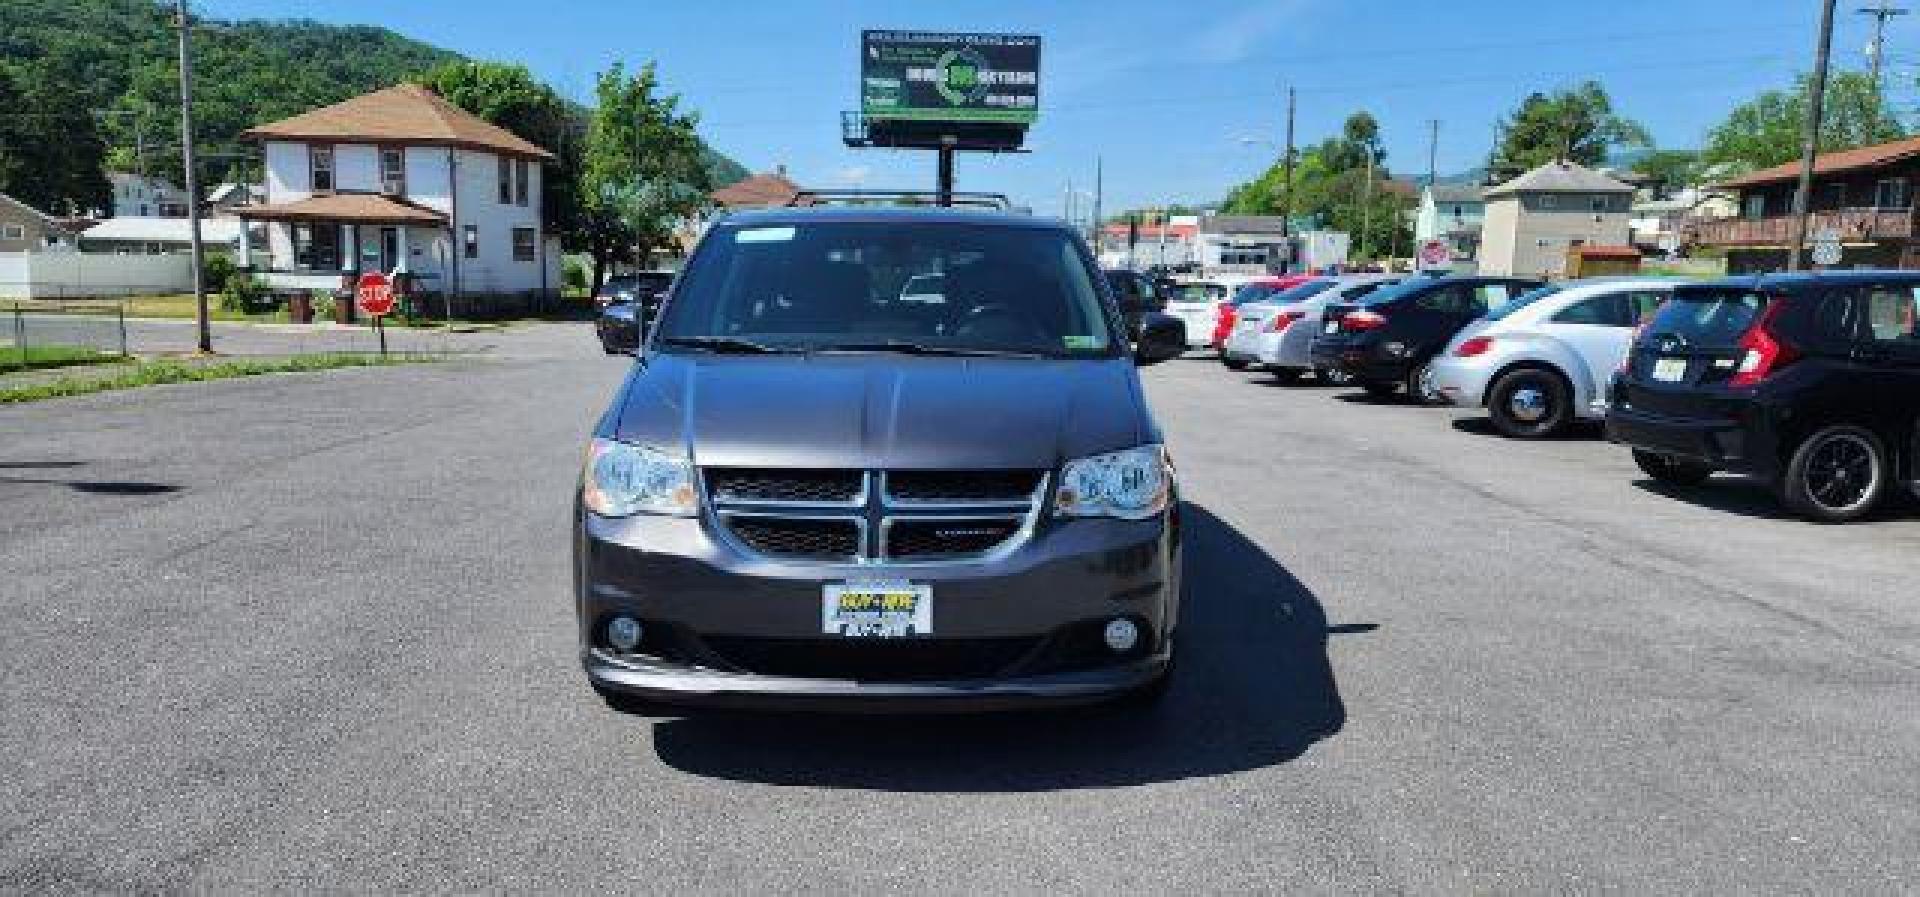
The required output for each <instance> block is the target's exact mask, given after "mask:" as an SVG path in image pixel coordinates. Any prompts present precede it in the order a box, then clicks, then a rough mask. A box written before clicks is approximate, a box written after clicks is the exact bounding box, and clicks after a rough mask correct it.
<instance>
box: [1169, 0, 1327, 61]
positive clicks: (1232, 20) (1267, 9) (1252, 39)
mask: <svg viewBox="0 0 1920 897" xmlns="http://www.w3.org/2000/svg"><path fill="white" fill-rule="evenodd" d="M1306 5H1307V4H1306V3H1305V2H1304V0H1259V2H1256V3H1254V4H1253V5H1251V6H1248V7H1246V8H1245V9H1242V10H1241V11H1240V12H1238V13H1235V14H1234V15H1230V16H1227V17H1226V18H1223V19H1220V20H1219V21H1216V22H1214V23H1213V24H1212V25H1209V26H1207V27H1206V28H1204V29H1202V30H1201V31H1200V33H1199V34H1197V35H1195V36H1194V39H1193V52H1194V53H1195V55H1197V56H1199V58H1200V59H1199V61H1201V62H1208V63H1222V62H1239V61H1241V60H1243V59H1246V58H1248V57H1250V56H1252V55H1253V54H1254V51H1256V50H1258V49H1260V48H1261V45H1262V44H1263V43H1264V42H1265V41H1266V40H1267V38H1270V37H1272V36H1273V34H1274V32H1276V31H1279V30H1280V29H1281V28H1282V27H1284V26H1286V25H1287V24H1289V23H1291V22H1293V21H1296V20H1297V19H1298V17H1299V15H1300V13H1301V12H1302V11H1303V8H1304V7H1305V6H1306Z"/></svg>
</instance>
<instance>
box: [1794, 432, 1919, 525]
mask: <svg viewBox="0 0 1920 897" xmlns="http://www.w3.org/2000/svg"><path fill="white" fill-rule="evenodd" d="M1890 461H1891V459H1890V458H1888V457H1887V449H1886V446H1885V445H1884V444H1882V443H1881V441H1880V437H1878V436H1876V435H1874V434H1873V431H1871V430H1867V429H1864V428H1862V427H1856V426H1853V425H1851V424H1839V425H1835V426H1831V427H1827V428H1825V429H1822V430H1820V431H1818V432H1816V433H1814V434H1813V435H1811V436H1808V437H1807V438H1806V439H1804V440H1802V441H1801V442H1800V445H1799V447H1797V448H1795V449H1794V450H1793V458H1792V459H1791V460H1789V461H1788V462H1787V472H1786V475H1785V476H1784V477H1782V478H1781V481H1780V498H1781V500H1782V501H1783V502H1785V503H1786V506H1787V508H1788V509H1789V510H1791V511H1793V512H1794V513H1796V514H1799V515H1800V516H1802V517H1806V518H1807V519H1809V520H1816V521H1819V522H1821V523H1848V522H1851V521H1855V520H1859V519H1860V518H1862V517H1865V516H1866V515H1867V514H1869V513H1871V512H1872V511H1873V508H1874V505H1876V504H1879V502H1880V498H1881V496H1883V495H1885V494H1886V491H1887V480H1888V479H1889V478H1891V476H1892V473H1893V465H1892V464H1891V463H1890ZM1863 477H1864V478H1865V480H1866V482H1865V483H1859V482H1858V480H1860V479H1861V478H1863Z"/></svg>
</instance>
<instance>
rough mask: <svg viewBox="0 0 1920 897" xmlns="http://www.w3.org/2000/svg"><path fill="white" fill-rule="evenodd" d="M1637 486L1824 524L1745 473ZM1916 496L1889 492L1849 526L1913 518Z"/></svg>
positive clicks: (1704, 503)
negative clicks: (1682, 483) (1689, 482)
mask: <svg viewBox="0 0 1920 897" xmlns="http://www.w3.org/2000/svg"><path fill="white" fill-rule="evenodd" d="M1633 485H1634V488H1636V489H1639V490H1641V491H1642V492H1649V493H1652V494H1654V495H1658V496H1661V497H1662V498H1671V499H1674V500H1676V501H1684V502H1686V503H1688V504H1690V505H1695V506H1697V507H1702V508H1707V509H1709V510H1713V511H1720V512H1723V513H1727V514H1737V515H1739V516H1741V517H1752V518H1755V519H1757V520H1778V521H1782V522H1785V523H1805V524H1807V525H1808V526H1824V525H1826V524H1820V523H1815V522H1813V521H1810V520H1808V519H1807V518H1805V517H1801V516H1800V515H1798V514H1795V513H1793V512H1792V511H1789V510H1787V508H1786V506H1785V505H1783V504H1781V503H1780V498H1779V496H1778V495H1776V494H1775V493H1774V491H1773V490H1772V489H1771V488H1769V487H1768V486H1767V484H1766V483H1763V482H1761V481H1759V480H1756V479H1752V478H1750V477H1744V476H1730V475H1725V474H1722V475H1718V476H1715V477H1713V478H1711V479H1709V480H1707V481H1706V482H1704V483H1701V484H1700V485H1698V486H1684V487H1682V486H1669V485H1667V484H1665V483H1661V482H1659V481H1656V480H1651V479H1645V478H1642V479H1638V480H1634V481H1633ZM1915 504H1916V499H1915V498H1914V497H1913V496H1912V495H1911V494H1910V493H1906V492H1905V491H1904V490H1902V491H1898V492H1893V493H1889V494H1887V495H1886V496H1884V497H1882V498H1881V500H1880V504H1879V506H1878V507H1877V508H1875V509H1874V510H1873V511H1872V512H1871V513H1869V514H1868V515H1867V516H1866V517H1865V518H1863V519H1861V520H1858V521H1855V522H1854V523H1851V524H1848V525H1849V526H1872V525H1874V524H1875V523H1890V522H1896V521H1900V522H1906V521H1911V520H1912V519H1913V515H1914V507H1915Z"/></svg>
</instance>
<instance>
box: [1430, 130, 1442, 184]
mask: <svg viewBox="0 0 1920 897" xmlns="http://www.w3.org/2000/svg"><path fill="white" fill-rule="evenodd" d="M1439 180H1440V120H1439V119H1437V118H1430V119H1427V189H1429V190H1431V189H1433V185H1434V184H1435V183H1437V182H1438V181H1439Z"/></svg>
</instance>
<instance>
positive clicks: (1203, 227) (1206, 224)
mask: <svg viewBox="0 0 1920 897" xmlns="http://www.w3.org/2000/svg"><path fill="white" fill-rule="evenodd" d="M1200 232H1201V233H1203V234H1284V233H1287V220H1286V219H1285V218H1282V217H1280V216H1279V215H1203V216H1201V218H1200Z"/></svg>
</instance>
